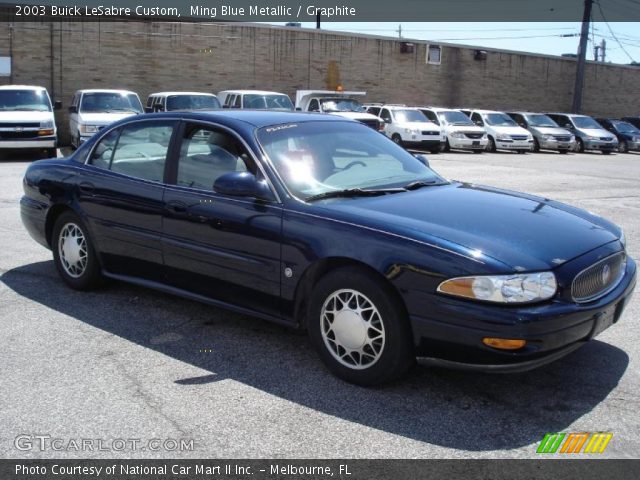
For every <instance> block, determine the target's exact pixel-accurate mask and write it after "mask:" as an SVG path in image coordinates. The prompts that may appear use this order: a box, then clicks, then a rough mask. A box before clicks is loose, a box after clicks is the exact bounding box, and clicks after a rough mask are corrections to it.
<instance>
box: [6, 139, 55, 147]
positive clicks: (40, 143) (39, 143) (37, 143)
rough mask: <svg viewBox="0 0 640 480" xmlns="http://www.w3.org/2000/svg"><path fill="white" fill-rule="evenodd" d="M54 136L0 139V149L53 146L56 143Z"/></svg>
mask: <svg viewBox="0 0 640 480" xmlns="http://www.w3.org/2000/svg"><path fill="white" fill-rule="evenodd" d="M57 143H58V142H57V139H56V137H36V138H33V139H32V138H24V139H12V140H0V149H3V148H4V149H7V150H9V149H12V150H13V149H30V148H32V149H39V148H55V147H56V145H57Z"/></svg>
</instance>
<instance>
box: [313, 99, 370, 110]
mask: <svg viewBox="0 0 640 480" xmlns="http://www.w3.org/2000/svg"><path fill="white" fill-rule="evenodd" d="M320 103H321V104H322V111H323V112H364V110H365V109H364V107H363V106H362V105H360V102H358V101H357V100H353V99H352V98H324V99H321V100H320Z"/></svg>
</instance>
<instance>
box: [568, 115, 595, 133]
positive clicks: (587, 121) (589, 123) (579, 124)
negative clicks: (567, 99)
mask: <svg viewBox="0 0 640 480" xmlns="http://www.w3.org/2000/svg"><path fill="white" fill-rule="evenodd" d="M572 120H573V124H574V125H575V126H576V128H597V129H598V130H602V125H600V124H599V123H598V122H596V121H595V120H594V119H593V118H591V117H573V118H572Z"/></svg>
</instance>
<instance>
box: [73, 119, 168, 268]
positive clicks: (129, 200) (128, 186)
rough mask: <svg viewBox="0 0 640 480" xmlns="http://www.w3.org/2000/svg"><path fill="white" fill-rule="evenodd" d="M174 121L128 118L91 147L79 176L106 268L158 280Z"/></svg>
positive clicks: (81, 201)
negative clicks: (167, 170)
mask: <svg viewBox="0 0 640 480" xmlns="http://www.w3.org/2000/svg"><path fill="white" fill-rule="evenodd" d="M176 126H177V121H174V120H165V119H153V120H141V121H136V122H131V123H127V124H126V125H124V126H122V127H120V128H117V129H113V130H111V131H109V132H108V133H106V135H104V136H103V137H102V138H101V139H100V140H99V142H98V143H97V144H96V146H95V147H94V148H93V149H92V151H91V153H90V155H89V158H88V159H87V166H86V168H85V171H84V173H83V174H81V175H80V179H79V181H78V185H77V189H78V202H79V204H80V207H81V209H82V211H83V212H84V213H85V214H86V218H87V220H88V223H89V226H90V228H91V231H92V233H93V236H94V241H95V243H96V245H97V247H98V250H99V251H100V253H101V259H102V262H103V266H104V268H105V269H106V270H107V271H109V272H111V273H114V274H118V275H127V276H135V277H140V278H145V279H150V280H162V269H163V267H162V264H163V261H162V246H161V242H160V235H161V230H162V208H163V193H164V179H165V169H166V166H167V163H168V162H167V159H168V157H169V152H170V145H171V139H172V136H173V133H174V130H175V128H176Z"/></svg>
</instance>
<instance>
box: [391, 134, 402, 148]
mask: <svg viewBox="0 0 640 480" xmlns="http://www.w3.org/2000/svg"><path fill="white" fill-rule="evenodd" d="M391 140H393V141H394V142H395V143H396V144H397V145H400V146H402V137H401V136H400V135H399V134H397V133H394V134H393V135H391Z"/></svg>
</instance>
